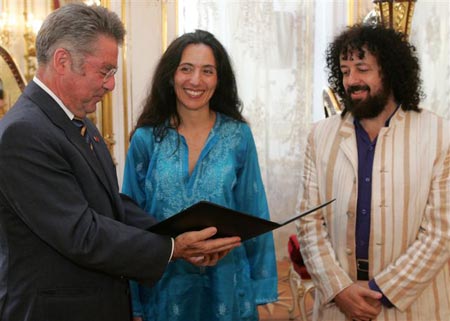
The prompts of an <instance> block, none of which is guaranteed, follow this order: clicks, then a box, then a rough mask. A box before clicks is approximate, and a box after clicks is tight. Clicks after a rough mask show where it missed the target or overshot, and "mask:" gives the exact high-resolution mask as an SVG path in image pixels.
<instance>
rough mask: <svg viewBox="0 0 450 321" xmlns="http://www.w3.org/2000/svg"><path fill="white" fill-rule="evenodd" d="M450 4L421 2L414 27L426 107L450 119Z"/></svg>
mask: <svg viewBox="0 0 450 321" xmlns="http://www.w3.org/2000/svg"><path fill="white" fill-rule="evenodd" d="M449 17H450V3H449V2H448V1H442V0H436V1H430V0H418V1H417V2H416V8H415V11H414V16H413V20H412V26H411V39H410V40H411V42H412V43H413V44H414V45H415V46H416V48H417V53H418V56H419V60H420V65H421V69H422V72H421V76H422V80H423V88H424V91H425V94H426V98H425V99H424V100H423V102H422V106H423V108H426V109H430V110H432V111H434V112H436V113H437V114H438V115H441V116H443V117H446V118H450V19H449Z"/></svg>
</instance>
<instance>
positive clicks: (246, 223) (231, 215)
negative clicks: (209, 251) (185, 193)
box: [149, 199, 334, 241]
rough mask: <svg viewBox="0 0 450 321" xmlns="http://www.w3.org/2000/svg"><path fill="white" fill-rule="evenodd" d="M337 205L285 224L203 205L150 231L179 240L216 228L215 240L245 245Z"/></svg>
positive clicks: (215, 206)
mask: <svg viewBox="0 0 450 321" xmlns="http://www.w3.org/2000/svg"><path fill="white" fill-rule="evenodd" d="M333 201H334V199H332V200H331V201H327V202H325V203H322V204H320V205H318V206H316V207H313V208H311V209H309V210H307V211H305V212H303V213H300V214H297V215H295V216H293V217H291V218H289V219H287V220H286V221H284V222H282V223H276V222H272V221H268V220H265V219H262V218H259V217H256V216H253V215H249V214H246V213H242V212H238V211H235V210H232V209H230V208H227V207H223V206H220V205H217V204H214V203H211V202H207V201H200V202H198V203H196V204H194V205H192V206H190V207H188V208H186V209H185V210H183V211H181V212H179V213H177V214H175V215H173V216H171V217H169V218H168V219H166V220H164V221H161V222H159V223H157V224H155V225H153V226H152V227H150V229H149V230H150V232H154V233H157V234H161V235H168V236H172V237H176V236H177V235H179V234H181V233H184V232H188V231H199V230H201V229H204V228H206V227H209V226H214V227H216V228H217V234H216V235H214V238H218V237H228V236H240V237H241V240H242V241H245V240H248V239H250V238H252V237H255V236H258V235H260V234H263V233H266V232H270V231H272V230H274V229H277V228H279V227H281V226H284V225H286V224H288V223H291V222H292V221H295V220H297V219H299V218H300V217H302V216H305V215H307V214H310V213H312V212H315V211H317V210H318V209H320V208H322V207H324V206H326V205H328V204H330V203H332V202H333Z"/></svg>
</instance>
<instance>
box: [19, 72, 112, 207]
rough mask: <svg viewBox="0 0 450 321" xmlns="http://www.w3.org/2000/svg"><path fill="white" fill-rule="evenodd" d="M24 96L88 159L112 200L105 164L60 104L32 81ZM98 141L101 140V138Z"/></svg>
mask: <svg viewBox="0 0 450 321" xmlns="http://www.w3.org/2000/svg"><path fill="white" fill-rule="evenodd" d="M24 95H25V96H27V97H28V98H30V99H31V100H32V101H33V102H34V103H35V104H36V105H37V106H38V107H39V108H40V109H41V110H42V111H43V112H44V113H45V114H46V115H47V117H48V118H49V120H50V121H51V122H52V123H53V124H54V125H55V126H57V127H59V128H60V129H61V130H63V131H64V133H65V135H66V137H67V138H68V140H69V141H70V142H71V143H72V144H73V145H74V146H75V147H76V148H77V149H78V151H79V152H80V153H81V154H82V155H83V157H84V158H85V159H86V162H87V163H88V164H89V166H90V167H91V169H92V170H93V172H94V173H95V175H96V176H97V178H98V179H99V181H100V182H101V183H102V184H103V185H104V187H105V189H106V190H107V191H108V193H109V194H110V195H111V198H112V195H113V194H114V193H113V192H112V190H111V185H110V184H109V180H108V179H107V177H106V176H107V175H105V171H104V170H103V169H102V168H101V165H103V163H102V162H100V161H99V160H98V159H97V157H96V156H95V154H94V153H93V152H92V150H90V148H89V145H88V144H86V141H85V139H84V137H82V136H81V134H80V131H79V128H77V127H76V126H75V125H74V124H73V123H72V121H71V120H70V119H69V117H67V115H66V114H65V113H64V111H63V110H62V108H61V107H60V106H59V105H58V103H57V102H56V101H55V100H54V99H53V98H52V97H51V96H50V95H49V94H47V93H46V92H45V91H44V90H43V89H42V88H40V87H39V86H38V85H36V83H34V82H33V81H31V82H30V83H29V84H28V86H27V87H26V88H25V91H24ZM92 126H93V125H92ZM91 130H92V128H91ZM96 132H97V131H96ZM97 133H98V132H97ZM97 138H98V137H97ZM98 139H99V140H101V137H100V138H98ZM97 145H98V144H97ZM103 166H104V165H103Z"/></svg>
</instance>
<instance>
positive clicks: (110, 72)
mask: <svg viewBox="0 0 450 321" xmlns="http://www.w3.org/2000/svg"><path fill="white" fill-rule="evenodd" d="M116 72H117V68H111V69H110V70H108V71H107V72H101V73H102V75H103V76H104V77H103V83H104V84H105V83H106V82H107V81H108V80H109V79H110V78H111V77H114V75H115V74H116Z"/></svg>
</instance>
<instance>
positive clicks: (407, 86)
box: [326, 24, 424, 115]
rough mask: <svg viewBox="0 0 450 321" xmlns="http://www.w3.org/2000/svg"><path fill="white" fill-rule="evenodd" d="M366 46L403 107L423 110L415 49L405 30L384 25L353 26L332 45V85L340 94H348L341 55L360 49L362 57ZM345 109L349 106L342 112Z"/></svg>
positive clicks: (329, 60) (329, 52) (329, 55)
mask: <svg viewBox="0 0 450 321" xmlns="http://www.w3.org/2000/svg"><path fill="white" fill-rule="evenodd" d="M363 48H367V50H368V51H369V52H370V53H371V54H372V55H374V56H375V57H376V59H377V62H378V64H379V66H380V68H381V74H382V77H383V85H384V86H386V87H387V88H390V89H392V92H393V95H394V99H395V101H396V102H397V103H400V104H401V107H402V109H403V110H413V111H417V112H420V108H419V103H420V100H421V99H422V98H423V97H424V94H423V92H422V88H421V83H422V82H421V79H420V66H419V61H418V58H417V57H416V55H415V54H416V48H415V47H414V46H413V45H411V44H410V43H409V42H408V41H407V40H406V38H405V36H404V35H403V34H402V33H400V32H397V31H395V30H393V29H388V28H385V27H383V26H382V25H376V26H373V25H361V24H357V25H354V26H352V27H349V28H348V29H346V30H345V31H344V32H343V33H342V34H340V35H339V36H338V37H336V39H335V40H334V41H333V42H332V43H331V44H330V45H329V47H328V49H327V51H326V63H327V69H328V71H329V76H328V82H329V85H330V88H331V89H332V90H334V91H335V92H336V93H337V94H338V95H339V96H340V97H345V96H346V92H345V89H344V84H343V74H342V71H341V67H340V58H341V56H342V55H344V56H347V53H348V51H353V50H357V51H359V54H360V58H362V57H363V55H364V52H363ZM345 112H346V108H344V111H343V113H342V114H343V115H344V114H345Z"/></svg>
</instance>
